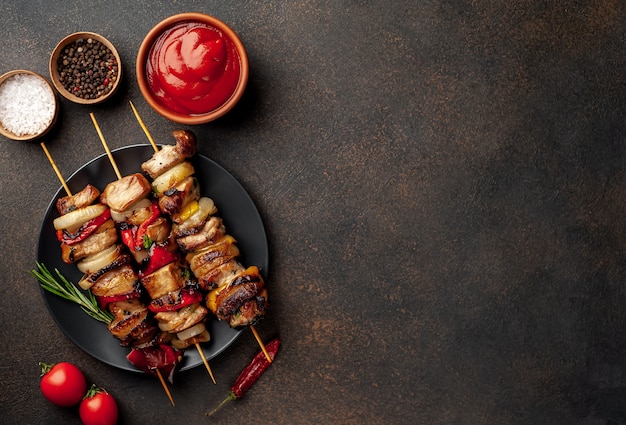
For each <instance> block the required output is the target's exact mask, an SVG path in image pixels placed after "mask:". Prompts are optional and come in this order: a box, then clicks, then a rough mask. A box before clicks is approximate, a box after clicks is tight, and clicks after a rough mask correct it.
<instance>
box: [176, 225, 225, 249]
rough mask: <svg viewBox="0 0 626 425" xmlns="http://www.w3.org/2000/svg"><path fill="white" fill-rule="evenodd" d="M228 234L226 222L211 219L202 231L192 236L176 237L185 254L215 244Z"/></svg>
mask: <svg viewBox="0 0 626 425" xmlns="http://www.w3.org/2000/svg"><path fill="white" fill-rule="evenodd" d="M225 234H226V228H225V227H224V222H223V221H222V219H221V218H220V217H210V218H209V219H208V220H207V221H206V222H205V223H204V225H203V226H202V227H201V228H200V230H199V231H198V232H196V233H192V234H183V235H176V234H175V235H174V236H175V237H176V243H178V246H179V247H180V249H182V250H183V252H186V253H187V252H196V251H199V250H201V249H202V248H205V247H207V246H208V245H210V244H212V243H215V241H216V240H217V239H219V238H221V237H222V236H224V235H225Z"/></svg>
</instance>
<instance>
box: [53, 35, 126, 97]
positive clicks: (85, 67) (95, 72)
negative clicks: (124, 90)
mask: <svg viewBox="0 0 626 425" xmlns="http://www.w3.org/2000/svg"><path fill="white" fill-rule="evenodd" d="M49 68H50V79H51V80H52V84H54V87H55V88H56V89H57V90H58V92H59V93H60V94H61V96H63V97H64V98H66V99H67V100H70V101H72V102H74V103H79V104H83V105H93V104H96V103H100V102H104V101H105V100H107V99H109V98H110V97H111V96H113V94H114V93H115V92H116V91H117V88H118V87H119V85H120V81H121V80H122V60H121V58H120V55H119V53H118V52H117V49H116V48H115V46H114V45H113V43H111V42H110V41H109V40H107V39H106V38H105V37H103V36H101V35H100V34H96V33H93V32H85V31H83V32H75V33H73V34H70V35H68V36H66V37H65V38H63V39H62V40H61V41H59V43H58V44H57V45H56V47H55V48H54V50H53V51H52V55H51V56H50V64H49ZM77 77H78V78H81V77H82V78H84V80H85V81H84V82H81V83H75V81H76V78H77Z"/></svg>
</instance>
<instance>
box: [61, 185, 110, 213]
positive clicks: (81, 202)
mask: <svg viewBox="0 0 626 425" xmlns="http://www.w3.org/2000/svg"><path fill="white" fill-rule="evenodd" d="M98 196H100V191H99V190H98V189H97V188H96V187H95V186H92V185H90V184H88V185H87V186H85V187H84V188H83V190H81V191H80V192H78V193H75V194H74V195H71V196H64V197H62V198H59V199H58V200H57V203H56V207H57V211H58V212H59V214H60V215H65V214H67V213H69V212H72V211H74V210H77V209H78V208H83V207H86V206H87V205H91V204H92V203H93V202H94V201H95V200H96V199H98Z"/></svg>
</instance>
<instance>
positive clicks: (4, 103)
mask: <svg viewBox="0 0 626 425" xmlns="http://www.w3.org/2000/svg"><path fill="white" fill-rule="evenodd" d="M55 107H56V102H55V98H54V93H53V92H52V89H51V88H50V86H49V85H48V83H46V81H45V80H43V79H41V78H40V77H38V76H36V75H32V74H26V73H24V74H15V75H12V76H11V77H9V78H7V79H6V80H5V81H4V83H2V85H0V124H2V126H3V127H4V128H5V129H6V130H7V131H9V132H11V133H13V134H15V135H17V136H20V137H21V136H30V135H37V134H40V133H42V132H43V131H44V130H45V129H46V128H48V126H49V125H50V123H51V122H52V120H53V119H54V113H55Z"/></svg>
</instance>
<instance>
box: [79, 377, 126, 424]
mask: <svg viewBox="0 0 626 425" xmlns="http://www.w3.org/2000/svg"><path fill="white" fill-rule="evenodd" d="M78 414H79V415H80V420H81V421H82V422H83V424H84V425H115V424H116V423H117V415H118V411H117V403H116V402H115V399H114V398H113V396H112V395H111V394H109V393H108V392H106V391H105V390H104V389H102V388H98V387H96V386H95V385H92V386H91V388H90V389H89V391H87V395H86V396H85V398H84V399H83V401H81V402H80V407H79V408H78Z"/></svg>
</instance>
